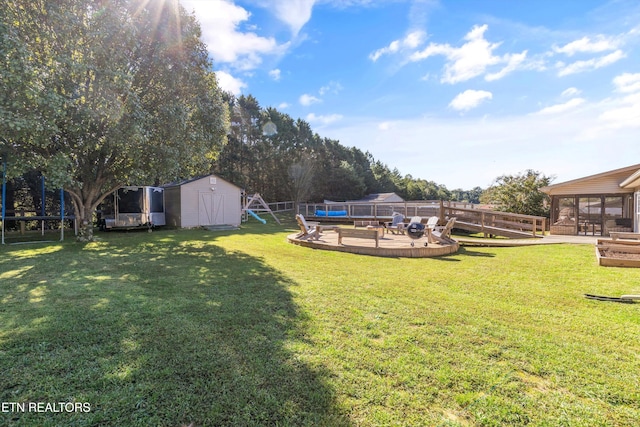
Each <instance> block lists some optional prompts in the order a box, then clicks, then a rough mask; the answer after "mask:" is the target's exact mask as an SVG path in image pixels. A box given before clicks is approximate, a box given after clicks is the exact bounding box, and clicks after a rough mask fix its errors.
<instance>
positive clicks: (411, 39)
mask: <svg viewBox="0 0 640 427" xmlns="http://www.w3.org/2000/svg"><path fill="white" fill-rule="evenodd" d="M425 38H426V33H425V32H424V31H413V32H411V33H409V34H407V36H406V37H405V38H404V39H402V40H394V41H392V42H391V43H389V45H388V46H386V47H383V48H380V49H378V50H376V51H375V52H373V53H371V54H370V55H369V59H371V60H372V61H373V62H376V61H377V60H378V59H380V57H381V56H382V55H388V54H391V53H397V52H400V51H401V50H403V49H416V48H417V47H418V46H420V45H421V44H422V42H423V41H424V39H425Z"/></svg>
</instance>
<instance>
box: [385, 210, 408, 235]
mask: <svg viewBox="0 0 640 427" xmlns="http://www.w3.org/2000/svg"><path fill="white" fill-rule="evenodd" d="M385 228H386V229H387V233H388V232H389V231H390V232H391V234H404V215H402V214H401V213H398V212H394V213H393V219H392V220H391V222H387V223H385Z"/></svg>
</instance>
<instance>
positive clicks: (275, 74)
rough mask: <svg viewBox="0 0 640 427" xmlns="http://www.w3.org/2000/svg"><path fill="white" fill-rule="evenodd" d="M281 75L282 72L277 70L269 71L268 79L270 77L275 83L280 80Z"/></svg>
mask: <svg viewBox="0 0 640 427" xmlns="http://www.w3.org/2000/svg"><path fill="white" fill-rule="evenodd" d="M281 74H282V72H281V71H280V70H279V69H277V68H276V69H273V70H271V71H269V77H271V78H272V79H273V80H275V81H278V80H280V77H281Z"/></svg>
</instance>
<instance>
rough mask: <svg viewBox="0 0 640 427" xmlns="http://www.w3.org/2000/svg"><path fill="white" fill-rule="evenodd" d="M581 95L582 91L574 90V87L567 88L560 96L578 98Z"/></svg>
mask: <svg viewBox="0 0 640 427" xmlns="http://www.w3.org/2000/svg"><path fill="white" fill-rule="evenodd" d="M581 93H582V91H581V90H580V89H578V88H575V87H570V88H567V89H565V90H563V91H562V94H561V95H562V96H563V97H569V96H578V95H580V94H581Z"/></svg>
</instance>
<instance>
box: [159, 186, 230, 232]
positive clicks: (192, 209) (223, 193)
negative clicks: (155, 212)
mask: <svg viewBox="0 0 640 427" xmlns="http://www.w3.org/2000/svg"><path fill="white" fill-rule="evenodd" d="M241 197H242V189H241V188H240V187H238V186H237V185H234V184H232V183H230V182H229V181H225V180H224V179H222V178H220V177H218V176H216V175H207V176H203V177H198V178H193V179H189V180H186V181H181V182H176V183H171V184H167V185H165V186H164V200H165V216H166V223H167V225H168V226H170V227H180V228H194V227H207V226H212V225H231V226H235V227H237V226H239V225H240V223H241V221H242V200H241Z"/></svg>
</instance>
